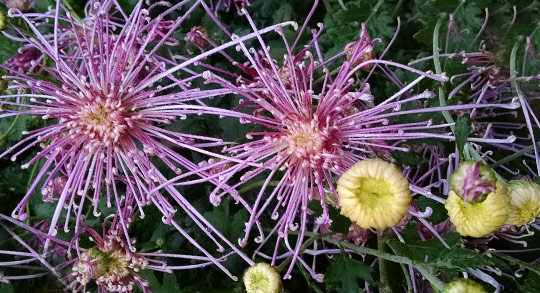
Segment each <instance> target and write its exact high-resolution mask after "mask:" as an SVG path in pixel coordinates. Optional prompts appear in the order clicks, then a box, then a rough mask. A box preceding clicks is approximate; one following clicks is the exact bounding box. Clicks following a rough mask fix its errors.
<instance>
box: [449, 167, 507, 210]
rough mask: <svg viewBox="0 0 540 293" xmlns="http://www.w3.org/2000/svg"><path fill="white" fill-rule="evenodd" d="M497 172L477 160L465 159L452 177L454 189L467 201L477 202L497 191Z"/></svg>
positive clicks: (451, 181)
mask: <svg viewBox="0 0 540 293" xmlns="http://www.w3.org/2000/svg"><path fill="white" fill-rule="evenodd" d="M496 181H497V179H496V178H495V174H494V173H493V171H492V170H491V168H490V167H489V166H488V165H486V164H484V163H482V162H475V161H464V162H462V163H461V164H459V167H458V169H457V170H456V171H455V172H454V174H453V175H452V176H451V177H450V183H451V185H452V191H454V192H455V193H456V194H457V195H459V196H460V197H462V198H463V199H464V200H465V201H467V202H477V201H482V200H483V199H485V196H486V195H487V194H489V193H491V192H493V191H495V182H496Z"/></svg>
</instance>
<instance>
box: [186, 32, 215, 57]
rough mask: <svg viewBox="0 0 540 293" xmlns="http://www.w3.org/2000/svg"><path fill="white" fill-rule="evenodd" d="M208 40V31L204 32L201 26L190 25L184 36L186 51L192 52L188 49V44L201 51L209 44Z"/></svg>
mask: <svg viewBox="0 0 540 293" xmlns="http://www.w3.org/2000/svg"><path fill="white" fill-rule="evenodd" d="M208 40H209V39H208V33H207V32H206V29H205V28H204V27H202V26H194V27H192V28H191V30H190V31H189V32H188V33H187V34H186V37H185V38H184V41H185V42H186V49H187V51H188V53H192V52H191V51H190V50H189V46H190V45H191V46H194V47H197V48H199V50H201V51H204V49H205V48H206V47H208V45H210V43H209V42H208Z"/></svg>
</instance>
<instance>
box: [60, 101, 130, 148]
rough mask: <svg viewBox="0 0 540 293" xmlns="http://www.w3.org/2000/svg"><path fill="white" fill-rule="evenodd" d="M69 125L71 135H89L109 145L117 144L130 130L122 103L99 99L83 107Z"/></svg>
mask: <svg viewBox="0 0 540 293" xmlns="http://www.w3.org/2000/svg"><path fill="white" fill-rule="evenodd" d="M73 118H74V119H73V120H72V121H71V123H70V124H69V126H70V128H71V130H70V134H82V135H87V136H88V137H90V138H91V139H92V140H97V141H98V142H101V143H105V144H106V145H109V144H111V143H116V142H117V141H118V139H119V138H120V137H121V136H122V135H123V134H125V132H126V129H127V128H128V125H127V120H129V119H128V118H129V117H128V113H127V111H126V110H125V109H124V107H122V104H121V101H118V102H113V101H111V100H110V99H106V100H103V99H101V98H98V99H96V100H94V101H91V102H89V103H87V104H85V105H83V106H82V107H80V109H79V111H78V112H77V114H76V115H75V117H73Z"/></svg>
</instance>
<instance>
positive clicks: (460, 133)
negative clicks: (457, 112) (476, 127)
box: [454, 114, 472, 154]
mask: <svg viewBox="0 0 540 293" xmlns="http://www.w3.org/2000/svg"><path fill="white" fill-rule="evenodd" d="M471 125H472V122H471V117H470V116H469V114H465V115H461V116H459V117H458V118H457V120H456V128H455V133H454V134H455V136H456V144H457V147H458V150H459V153H460V154H463V148H464V147H465V144H466V143H467V138H468V137H469V135H470V134H471V131H472V126H471Z"/></svg>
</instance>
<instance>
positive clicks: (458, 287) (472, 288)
mask: <svg viewBox="0 0 540 293" xmlns="http://www.w3.org/2000/svg"><path fill="white" fill-rule="evenodd" d="M441 293H486V290H485V289H484V287H482V285H480V284H478V283H476V282H475V281H473V280H471V279H456V280H454V281H452V283H448V284H446V287H444V290H443V291H442V292H441Z"/></svg>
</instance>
